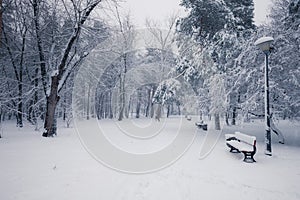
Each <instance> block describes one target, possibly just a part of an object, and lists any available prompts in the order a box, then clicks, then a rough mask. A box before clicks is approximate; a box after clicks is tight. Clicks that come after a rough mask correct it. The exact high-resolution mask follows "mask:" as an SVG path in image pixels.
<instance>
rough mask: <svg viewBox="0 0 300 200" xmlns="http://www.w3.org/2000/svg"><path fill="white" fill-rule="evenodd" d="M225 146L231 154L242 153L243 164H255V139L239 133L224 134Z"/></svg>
mask: <svg viewBox="0 0 300 200" xmlns="http://www.w3.org/2000/svg"><path fill="white" fill-rule="evenodd" d="M225 139H226V145H227V146H228V147H229V148H230V152H232V153H243V154H244V162H249V163H250V162H256V161H255V160H254V158H253V156H254V154H255V153H256V137H254V136H249V135H246V134H243V133H240V132H235V134H225Z"/></svg>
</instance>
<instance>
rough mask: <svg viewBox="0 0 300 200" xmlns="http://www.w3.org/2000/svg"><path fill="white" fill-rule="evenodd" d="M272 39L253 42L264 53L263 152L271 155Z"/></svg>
mask: <svg viewBox="0 0 300 200" xmlns="http://www.w3.org/2000/svg"><path fill="white" fill-rule="evenodd" d="M273 41H274V39H273V38H272V37H262V38H259V39H258V40H256V42H255V43H254V44H255V45H256V46H257V47H259V48H260V49H261V50H262V51H263V52H264V53H265V62H266V64H265V129H266V132H265V145H266V147H265V148H266V149H265V154H266V155H268V156H272V148H271V128H270V106H269V69H268V64H269V63H268V56H269V53H270V45H271V43H272V42H273Z"/></svg>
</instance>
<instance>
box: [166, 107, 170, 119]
mask: <svg viewBox="0 0 300 200" xmlns="http://www.w3.org/2000/svg"><path fill="white" fill-rule="evenodd" d="M169 115H170V104H168V107H167V118H168V117H169Z"/></svg>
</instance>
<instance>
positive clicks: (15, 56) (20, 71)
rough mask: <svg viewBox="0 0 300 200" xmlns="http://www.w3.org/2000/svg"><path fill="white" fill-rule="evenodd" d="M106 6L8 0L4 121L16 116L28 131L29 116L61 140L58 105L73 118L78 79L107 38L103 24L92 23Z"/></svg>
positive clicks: (1, 57)
mask: <svg viewBox="0 0 300 200" xmlns="http://www.w3.org/2000/svg"><path fill="white" fill-rule="evenodd" d="M100 2H101V0H93V1H76V0H72V1H56V0H54V1H43V0H26V1H23V0H22V1H21V0H3V2H2V5H1V14H2V29H1V30H2V32H1V33H2V34H1V47H0V48H1V51H0V63H1V92H0V93H1V100H0V113H1V119H5V118H6V116H8V118H11V117H12V116H13V117H14V116H15V117H16V119H17V126H19V127H23V117H24V116H26V117H27V119H28V121H30V122H31V123H33V124H36V125H38V124H37V118H42V119H43V120H44V128H45V131H44V133H43V136H46V137H48V136H52V135H54V134H56V115H57V114H58V112H57V111H58V110H57V109H56V108H57V105H58V103H59V102H62V103H61V104H62V107H64V114H63V115H64V117H65V118H67V116H66V115H67V109H68V108H66V107H67V106H69V105H68V104H69V102H67V98H68V99H70V97H68V96H69V92H70V90H71V88H72V84H71V83H70V82H72V76H74V73H76V69H77V68H78V66H79V65H80V64H81V62H82V60H83V58H85V57H86V56H87V55H88V53H89V52H90V51H91V49H93V47H94V46H95V45H96V44H97V40H100V38H99V37H97V38H96V37H94V35H96V34H97V35H100V36H101V35H102V34H103V33H104V32H105V28H104V26H103V24H101V22H99V21H95V20H88V18H89V17H90V15H91V13H92V11H93V10H94V9H96V7H97V5H98V4H100ZM91 19H92V18H91ZM68 81H69V83H68ZM60 97H63V98H64V99H63V100H62V101H61V100H60Z"/></svg>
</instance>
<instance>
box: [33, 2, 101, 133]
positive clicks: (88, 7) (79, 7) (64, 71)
mask: <svg viewBox="0 0 300 200" xmlns="http://www.w3.org/2000/svg"><path fill="white" fill-rule="evenodd" d="M101 1H102V0H93V1H89V0H87V1H75V0H71V7H69V6H68V5H67V3H66V1H62V2H63V5H64V7H65V11H66V12H67V13H68V14H69V15H73V16H72V17H74V19H75V22H74V24H73V25H72V29H73V30H72V33H71V35H70V38H69V39H68V41H67V43H66V46H65V48H64V49H63V50H62V53H61V56H60V57H59V58H58V60H57V61H56V62H55V63H56V66H54V67H53V69H52V72H51V77H50V84H49V86H48V83H47V76H48V73H47V69H46V62H47V61H46V57H45V50H44V49H43V41H42V38H41V27H40V17H39V15H40V12H41V10H40V8H41V1H38V0H32V7H33V13H34V24H35V32H36V38H37V46H38V51H39V59H40V70H41V76H42V84H43V88H44V93H45V95H46V116H45V123H44V128H45V132H44V133H43V136H45V137H49V136H53V135H54V134H56V126H55V122H56V117H55V110H56V107H57V104H58V102H59V99H60V97H59V92H60V90H61V89H62V87H63V85H64V84H65V82H66V80H67V78H68V77H69V75H70V74H71V73H72V71H73V70H74V68H75V67H77V66H78V65H79V64H80V62H81V61H82V59H83V58H84V57H86V56H87V55H88V52H78V50H77V49H76V45H77V42H78V39H79V36H80V33H81V31H82V28H83V25H84V24H85V23H86V21H87V19H88V17H89V16H90V14H91V12H92V11H93V10H94V9H95V7H96V6H97V5H98V4H99V3H100V2H101ZM53 45H55V44H53ZM50 57H51V56H50Z"/></svg>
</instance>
